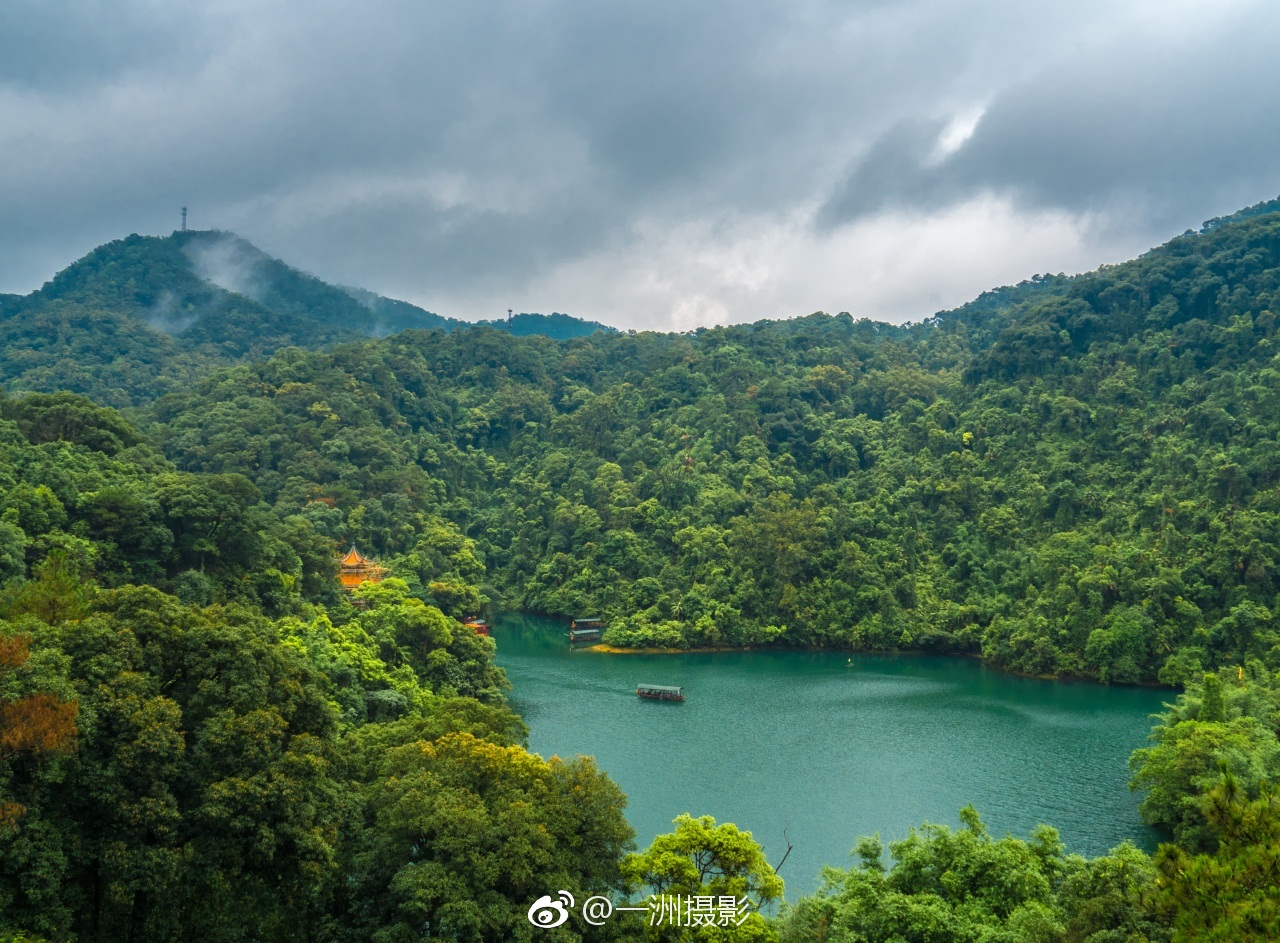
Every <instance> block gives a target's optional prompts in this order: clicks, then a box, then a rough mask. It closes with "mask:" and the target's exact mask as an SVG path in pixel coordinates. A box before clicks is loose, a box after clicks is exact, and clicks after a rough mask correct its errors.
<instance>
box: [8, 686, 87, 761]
mask: <svg viewBox="0 0 1280 943" xmlns="http://www.w3.org/2000/svg"><path fill="white" fill-rule="evenodd" d="M76 710H77V703H76V702H75V701H63V700H59V699H58V698H56V697H54V696H53V695H52V694H33V695H31V696H30V697H24V698H22V699H21V700H18V701H9V702H8V703H5V704H0V749H3V750H10V751H13V752H30V753H55V752H61V751H67V750H71V749H74V748H75V739H76Z"/></svg>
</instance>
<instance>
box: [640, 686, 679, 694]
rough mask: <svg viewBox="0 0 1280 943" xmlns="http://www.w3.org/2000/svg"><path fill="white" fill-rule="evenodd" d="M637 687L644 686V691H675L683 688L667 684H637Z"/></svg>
mask: <svg viewBox="0 0 1280 943" xmlns="http://www.w3.org/2000/svg"><path fill="white" fill-rule="evenodd" d="M636 687H637V688H644V690H646V691H671V692H673V693H674V692H677V691H682V690H684V689H683V688H677V687H672V686H671V685H669V684H637V685H636Z"/></svg>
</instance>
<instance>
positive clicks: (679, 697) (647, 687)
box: [636, 684, 684, 701]
mask: <svg viewBox="0 0 1280 943" xmlns="http://www.w3.org/2000/svg"><path fill="white" fill-rule="evenodd" d="M636 694H638V695H640V696H641V697H647V698H651V699H652V700H655V701H683V700H684V688H673V687H670V686H668V685H665V684H641V685H638V686H637V687H636Z"/></svg>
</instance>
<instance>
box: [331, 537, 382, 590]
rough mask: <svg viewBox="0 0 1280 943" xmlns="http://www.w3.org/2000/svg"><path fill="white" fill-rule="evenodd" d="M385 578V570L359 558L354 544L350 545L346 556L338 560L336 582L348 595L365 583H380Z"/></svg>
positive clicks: (366, 559)
mask: <svg viewBox="0 0 1280 943" xmlns="http://www.w3.org/2000/svg"><path fill="white" fill-rule="evenodd" d="M386 576H387V568H386V567H385V566H379V565H378V564H377V563H376V562H375V561H373V560H370V559H369V558H368V557H365V556H361V554H360V551H359V550H357V549H356V548H355V544H352V545H351V549H350V550H348V551H347V553H346V556H344V557H342V558H341V559H339V560H338V582H339V583H341V584H342V588H343V589H344V590H346V591H347V592H348V593H349V592H351V591H352V590H353V589H355V588H356V587H357V586H359V585H360V584H361V583H363V582H365V581H368V582H370V583H381V582H382V581H383V580H384V579H386Z"/></svg>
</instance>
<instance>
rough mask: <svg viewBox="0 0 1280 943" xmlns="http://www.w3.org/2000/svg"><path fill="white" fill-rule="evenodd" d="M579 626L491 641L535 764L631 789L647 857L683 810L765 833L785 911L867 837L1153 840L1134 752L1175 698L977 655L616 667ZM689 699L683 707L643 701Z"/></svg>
mask: <svg viewBox="0 0 1280 943" xmlns="http://www.w3.org/2000/svg"><path fill="white" fill-rule="evenodd" d="M565 631H566V625H565V624H564V623H562V622H553V621H551V620H548V619H541V618H537V617H533V616H524V615H515V614H509V615H505V616H502V617H500V618H499V619H498V620H497V621H496V623H495V626H494V632H493V635H494V638H495V639H496V640H497V643H498V659H497V660H498V663H499V664H500V665H502V666H503V667H504V668H505V669H506V671H507V675H508V676H509V677H510V679H511V683H512V691H511V701H512V704H513V706H514V707H515V708H516V709H517V710H518V711H519V712H520V713H521V714H522V715H523V716H524V719H525V723H527V724H528V725H529V747H530V749H531V750H533V751H534V752H535V753H539V754H541V755H542V756H545V757H549V756H552V755H559V756H562V757H570V756H574V755H577V754H582V755H587V756H594V757H595V758H596V760H597V762H598V763H599V764H600V767H601V768H602V769H603V770H604V771H605V772H607V773H608V774H609V776H610V777H612V778H613V780H614V781H615V782H617V783H618V785H619V786H621V787H622V789H623V791H624V792H626V794H627V797H628V799H629V800H630V804H629V806H628V809H627V818H628V819H629V820H630V822H631V824H632V826H633V827H634V828H635V830H636V841H637V844H638V845H639V846H640V847H641V848H643V847H645V846H647V845H648V843H649V842H650V841H651V840H652V839H653V837H654V836H655V835H658V834H661V833H663V832H667V831H670V830H671V820H672V819H673V818H674V817H675V816H677V815H679V814H680V813H682V812H688V813H690V814H692V815H695V816H696V815H712V816H715V818H716V820H717V821H719V822H734V823H735V824H737V825H738V826H739V827H740V828H743V829H747V830H750V831H751V832H752V833H753V834H754V835H755V837H756V840H757V841H759V842H760V843H761V844H762V845H763V846H764V848H765V852H766V854H767V855H768V857H769V860H770V861H771V862H772V863H773V864H777V863H778V861H779V859H780V858H781V857H782V853H783V852H784V851H785V850H786V842H785V841H784V839H783V835H782V831H783V829H784V828H786V829H787V836H788V837H789V838H790V840H791V843H792V845H793V846H794V849H793V850H792V852H791V856H790V857H789V858H788V859H787V862H786V865H785V867H784V868H783V869H782V872H781V873H782V876H783V877H784V878H785V879H786V881H787V896H788V897H791V898H794V897H796V896H797V895H799V894H802V893H808V892H809V891H811V890H813V889H814V888H815V887H816V885H817V883H818V879H819V871H820V869H821V867H822V865H824V864H832V865H836V866H838V867H848V866H850V865H851V864H852V860H851V859H850V858H849V852H850V850H851V849H852V847H853V844H854V841H855V840H856V838H857V837H858V836H859V835H868V834H871V833H873V832H879V833H880V835H881V837H882V838H883V839H884V840H885V841H886V842H888V841H892V840H895V839H898V838H901V837H903V836H904V835H905V834H906V833H907V830H908V829H909V828H910V827H911V826H912V825H918V824H919V823H921V822H925V821H931V822H943V823H946V824H949V825H953V826H954V825H956V824H958V817H957V812H958V811H959V809H960V807H961V806H963V805H965V804H973V805H974V806H976V807H977V809H978V811H979V812H981V813H982V816H983V818H984V820H985V821H986V823H987V825H988V827H989V828H990V829H991V831H992V832H994V833H996V834H1004V833H1005V832H1012V833H1014V834H1016V835H1026V834H1027V833H1028V832H1029V831H1030V830H1031V829H1032V828H1033V827H1034V826H1035V825H1036V824H1037V823H1040V822H1046V823H1048V824H1050V825H1053V826H1054V827H1056V828H1057V829H1058V830H1059V831H1060V832H1061V833H1062V837H1063V839H1064V841H1066V843H1067V848H1068V850H1070V851H1075V852H1080V853H1081V854H1085V855H1089V856H1093V855H1098V854H1102V853H1103V852H1105V851H1107V850H1108V849H1109V848H1111V847H1113V846H1114V845H1116V844H1118V843H1119V842H1121V841H1123V840H1125V839H1130V840H1133V841H1134V842H1136V843H1137V844H1138V845H1140V846H1142V847H1144V848H1147V849H1148V850H1150V849H1153V848H1154V847H1155V843H1156V840H1157V837H1156V834H1155V833H1154V832H1153V831H1152V830H1151V829H1149V828H1147V827H1146V826H1144V825H1143V824H1142V821H1141V819H1139V817H1138V797H1137V796H1136V795H1135V794H1133V793H1131V792H1129V790H1128V788H1127V785H1126V784H1127V781H1128V767H1127V761H1128V757H1129V754H1130V752H1132V751H1133V750H1134V749H1135V748H1136V747H1140V746H1142V745H1143V744H1144V743H1145V740H1146V735H1147V731H1148V729H1149V727H1150V717H1149V715H1150V714H1152V713H1154V712H1156V711H1159V710H1160V709H1161V701H1162V700H1167V699H1171V697H1172V695H1171V693H1170V692H1167V691H1156V690H1150V689H1141V688H1109V687H1103V686H1100V685H1091V684H1072V683H1063V682H1052V681H1038V680H1034V679H1029V678H1017V677H1012V676H1010V675H1005V674H1000V673H999V672H996V671H993V670H992V669H990V668H987V667H986V666H985V665H983V664H982V663H981V662H978V661H977V660H973V659H963V658H935V657H928V656H908V655H896V656H895V655H861V656H854V657H853V659H852V664H850V662H849V657H848V654H847V653H839V652H774V651H769V652H728V653H706V654H684V655H610V654H606V653H602V652H592V651H589V650H581V649H574V650H572V651H570V649H569V645H568V643H567V641H566V640H565ZM641 682H644V683H649V684H675V685H681V686H683V687H684V690H685V695H686V697H687V700H686V701H684V702H683V703H664V702H661V701H646V700H642V699H641V698H638V697H636V695H635V688H636V685H637V684H638V683H641Z"/></svg>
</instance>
